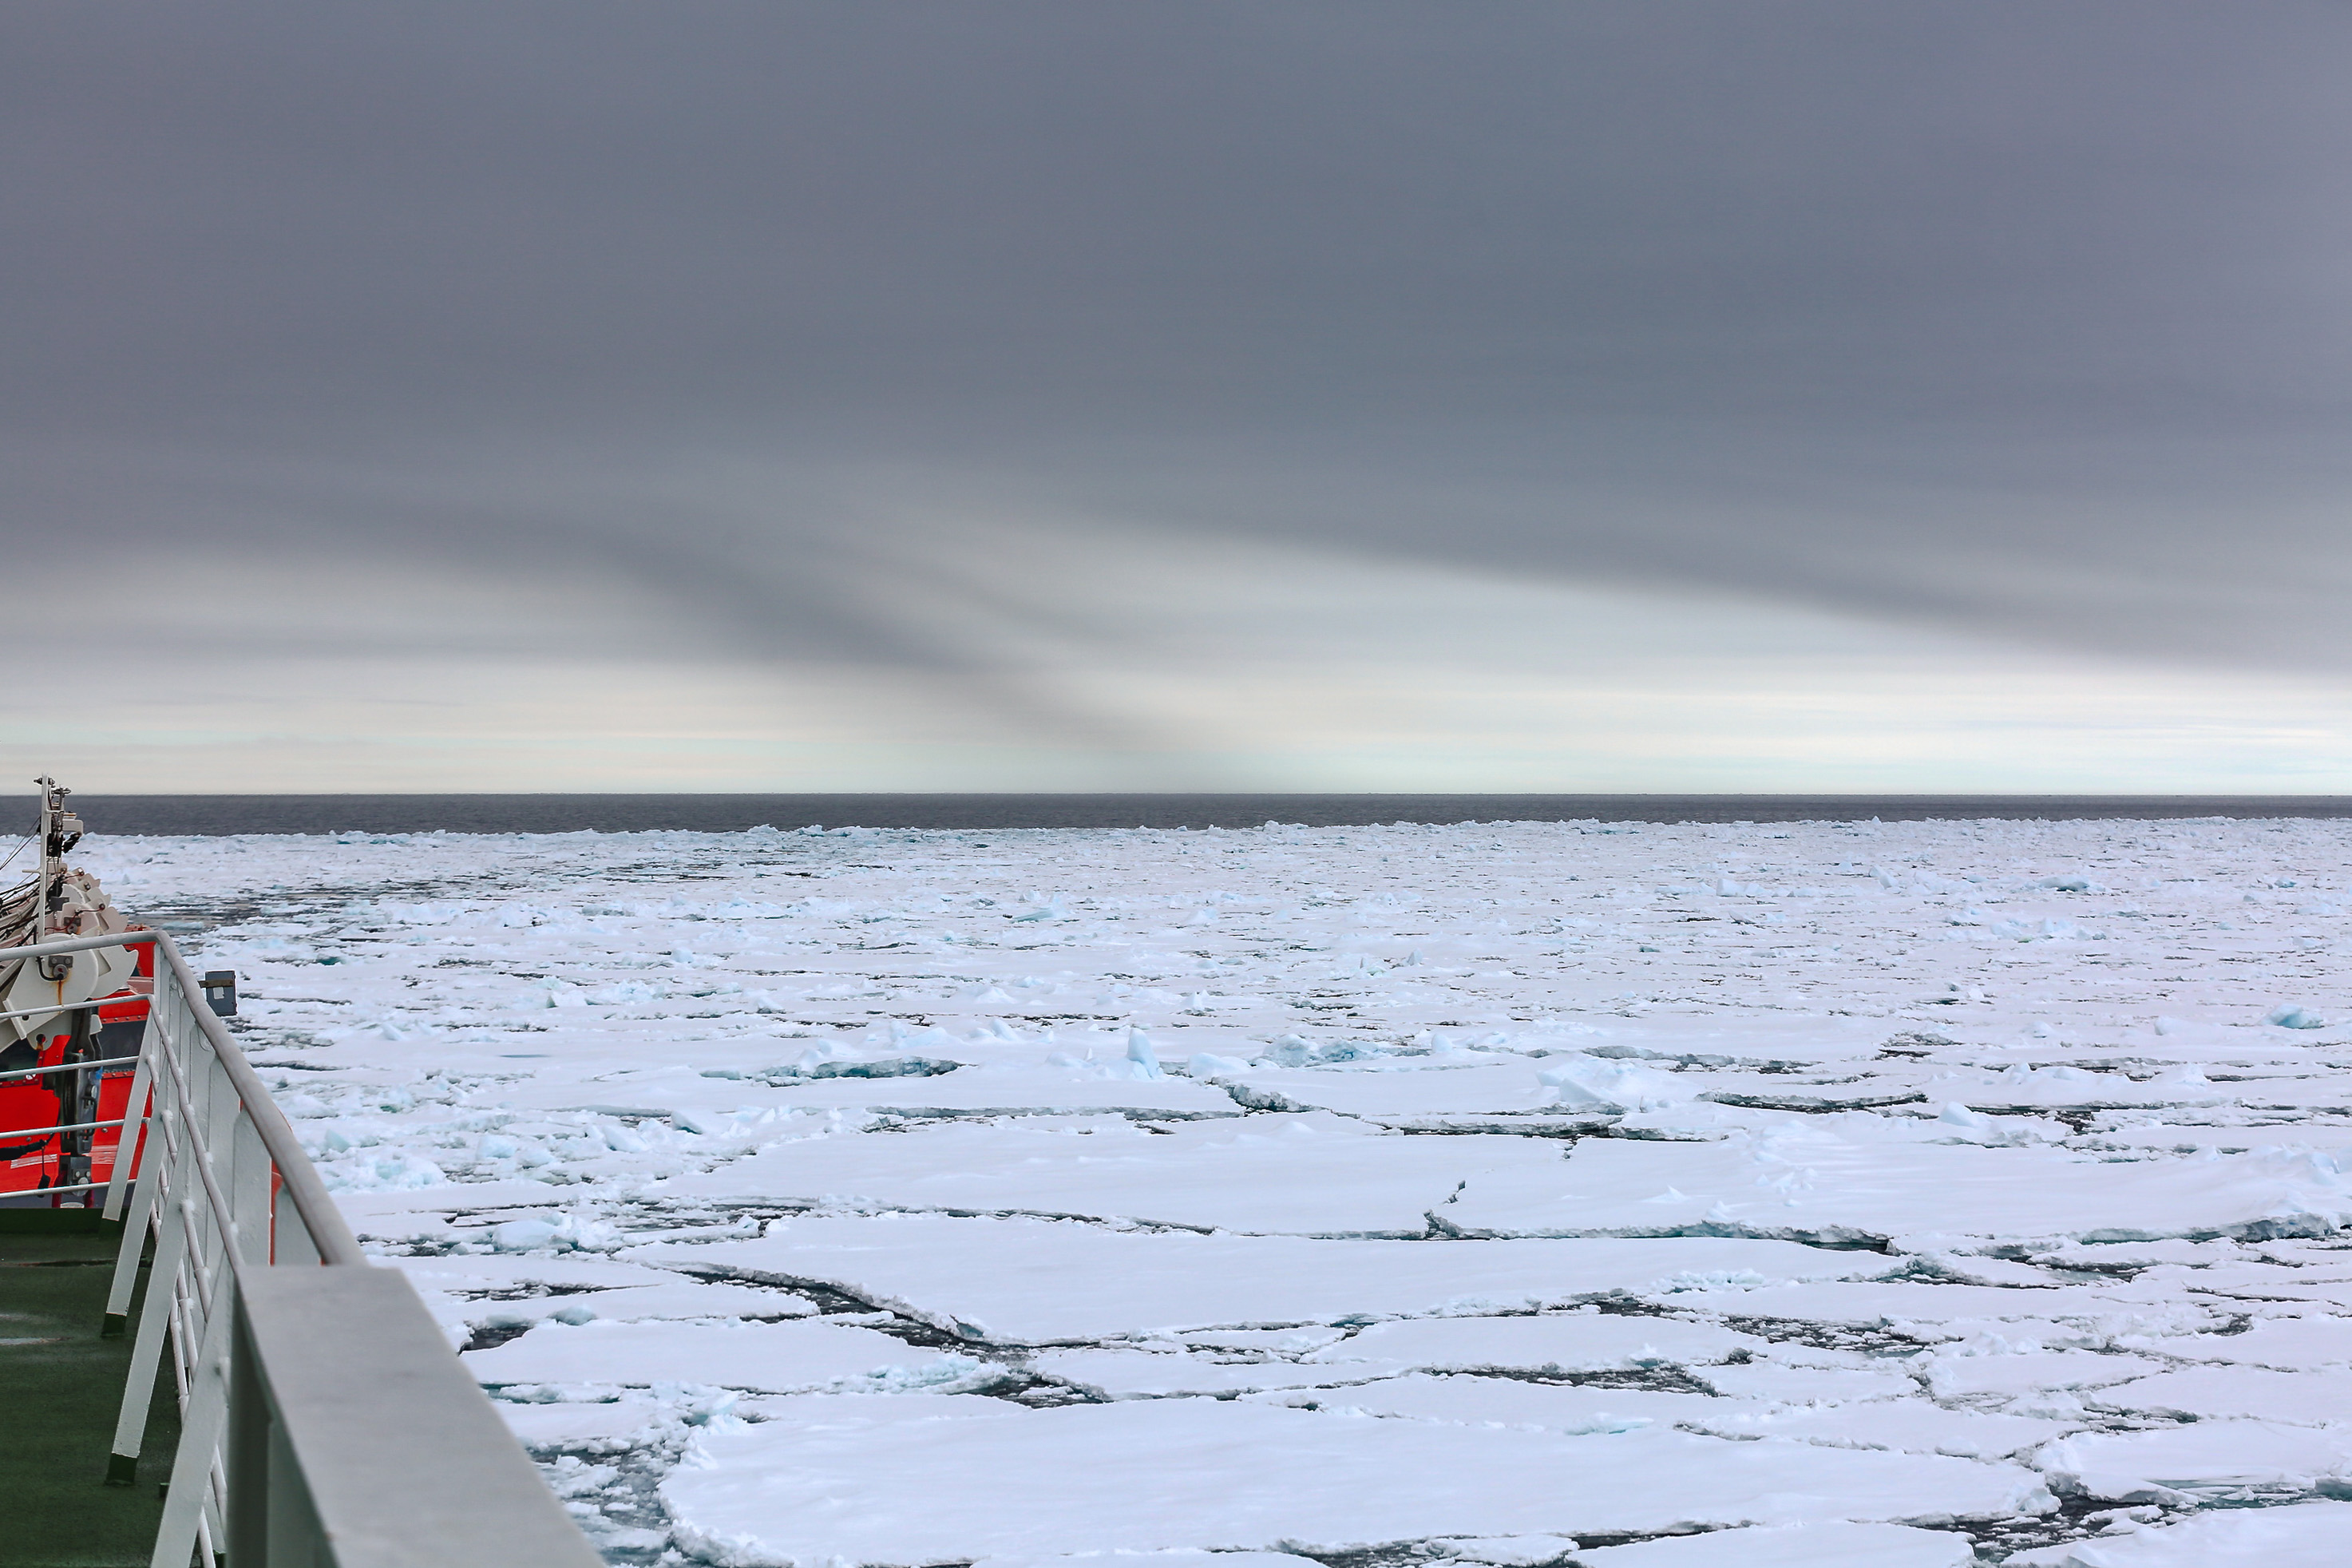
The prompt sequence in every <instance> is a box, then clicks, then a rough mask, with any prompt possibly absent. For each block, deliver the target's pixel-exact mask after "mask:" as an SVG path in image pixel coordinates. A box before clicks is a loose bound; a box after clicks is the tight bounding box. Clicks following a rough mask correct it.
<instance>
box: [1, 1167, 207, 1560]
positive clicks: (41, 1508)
mask: <svg viewBox="0 0 2352 1568" xmlns="http://www.w3.org/2000/svg"><path fill="white" fill-rule="evenodd" d="M120 1234H121V1231H120V1227H119V1226H113V1225H109V1224H107V1223H106V1222H104V1221H103V1220H100V1219H99V1218H98V1217H97V1215H95V1214H92V1213H89V1211H86V1210H76V1209H63V1210H60V1209H23V1208H0V1412H5V1418H6V1436H7V1459H6V1462H5V1467H0V1478H5V1479H0V1568H117V1565H122V1568H133V1565H135V1568H145V1564H146V1563H147V1562H148V1560H149V1558H150V1556H151V1555H152V1552H153V1550H154V1540H155V1528H156V1525H157V1523H158V1521H160V1520H161V1518H162V1515H163V1501H162V1499H161V1495H160V1491H159V1488H158V1482H160V1481H161V1480H162V1479H163V1477H165V1476H166V1475H167V1474H168V1473H169V1472H170V1469H171V1464H172V1449H173V1444H174V1443H175V1442H176V1441H177V1440H178V1436H179V1430H178V1428H179V1421H178V1417H177V1414H176V1410H175V1405H174V1402H173V1397H172V1394H171V1390H170V1387H169V1379H170V1375H171V1374H170V1372H169V1370H168V1368H167V1369H166V1370H165V1372H164V1373H163V1378H164V1380H165V1385H164V1386H163V1387H162V1388H159V1389H158V1390H157V1394H156V1398H155V1400H154V1402H153V1404H152V1405H151V1407H150V1408H151V1411H152V1414H151V1415H150V1416H149V1419H148V1424H147V1436H146V1441H145V1445H144V1448H143V1451H142V1456H141V1459H140V1465H139V1479H138V1481H137V1483H136V1484H135V1485H132V1486H129V1487H110V1486H108V1485H106V1484H105V1476H106V1460H107V1450H108V1448H109V1447H110V1443H111V1441H112V1439H113V1436H114V1421H115V1414H116V1411H117V1409H118V1408H119V1407H120V1406H121V1402H122V1383H123V1379H124V1377H125V1376H126V1375H127V1373H128V1369H129V1367H130V1363H131V1339H130V1338H129V1337H128V1336H126V1337H124V1338H121V1339H113V1340H101V1339H100V1338H99V1333H98V1330H99V1321H100V1317H101V1316H102V1314H103V1313H104V1311H105V1309H106V1291H107V1284H108V1281H109V1279H110V1278H111V1276H112V1274H113V1269H112V1268H111V1265H112V1264H113V1262H114V1254H115V1248H116V1247H117V1245H118V1238H119V1237H120ZM142 1283H143V1280H142ZM134 1306H135V1303H134ZM131 1322H132V1332H133V1333H135V1332H136V1331H137V1322H138V1320H137V1319H136V1318H135V1317H134V1318H133V1319H132V1321H131ZM165 1360H166V1361H167V1362H168V1360H169V1357H168V1356H167V1357H166V1358H165Z"/></svg>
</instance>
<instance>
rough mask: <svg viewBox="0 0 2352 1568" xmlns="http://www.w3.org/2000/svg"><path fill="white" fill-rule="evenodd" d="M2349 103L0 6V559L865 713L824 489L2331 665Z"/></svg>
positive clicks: (2216, 90)
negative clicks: (693, 660) (153, 553)
mask: <svg viewBox="0 0 2352 1568" xmlns="http://www.w3.org/2000/svg"><path fill="white" fill-rule="evenodd" d="M2347 80H2352V9H2347V8H2346V7H2343V6H2340V5H2293V4H2275V5H2233V6H2227V7H2221V6H2212V5H2163V4H2150V3H2147V0H2132V3H2129V4H2113V5H2108V4H2096V3H2083V4H2072V5H2042V4H2031V5H2027V4H2017V5H2003V4H1997V3H1994V4H1987V3H1983V0H1970V3H1968V4H1953V5H1936V4H1906V5H1884V4H1876V3H1873V4H1853V5H1837V4H1772V3H1756V0H1741V3H1738V4H1722V5H1711V4H1659V3H1655V0H1632V3H1627V4H1615V5H1440V4H1424V5H1377V4H1364V3H1350V4H1344V5H1314V4H1287V5H1285V4H1272V5H1268V4H1255V3H1254V4H1247V5H1243V4H1230V5H1227V4H1213V3H1206V0H1195V3H1187V4H1177V5H1152V4H1135V3H1130V4H1122V5H1094V4H1067V5H1032V4H986V5H971V4H953V5H929V4H919V3H898V4H890V5H873V4H844V5H774V4H767V5H749V4H747V5H690V4H665V5H594V4H563V5H552V4H551V5H480V4H470V3H469V4H462V5H429V4H410V5H400V6H376V7H348V8H333V7H320V6H315V5H300V6H296V5H287V6H280V7H269V6H215V5H184V6H173V7H129V6H115V5H91V4H89V3H87V0H72V3H60V4H47V5H45V4H18V5H14V6H12V7H10V8H9V10H8V11H7V13H6V14H5V17H0V138H4V139H5V140H0V155H4V156H5V177H6V191H5V198H4V199H0V225H5V237H6V244H7V252H6V255H7V261H6V264H5V277H0V289H5V302H6V311H5V321H0V333H5V337H0V355H5V365H6V370H5V405H0V406H5V417H6V419H7V421H8V424H9V426H10V430H9V433H8V435H7V437H6V439H7V443H8V450H7V453H6V457H7V459H8V467H9V469H10V471H11V472H12V473H13V475H14V476H15V477H14V478H13V479H10V480H8V481H7V484H6V489H5V498H6V500H7V502H8V505H9V509H10V527H11V529H12V531H17V532H18V533H19V534H20V535H29V534H32V533H35V532H37V531H45V530H56V529H61V528H63V527H66V526H69V525H71V526H101V527H104V528H106V529H108V530H110V531H112V533H113V534H114V535H115V536H116V537H123V538H166V539H170V540H173V541H175V542H179V543H181V544H189V543H192V542H193V543H194V544H195V545H198V546H201V547H203V548H205V549H207V550H212V551H219V552H236V551H238V550H267V551H269V552H275V553H278V554H281V555H283V554H290V555H292V556H294V557H295V558H298V559H302V558H312V559H316V560H317V561H318V562H319V563H320V569H321V570H322V571H323V570H330V569H335V568H337V567H341V566H347V565H349V564H350V563H354V562H364V561H366V560H368V559H370V558H373V557H381V556H383V555H385V554H387V553H397V554H400V555H401V556H403V557H404V558H414V557H415V556H418V555H426V556H430V557H433V558H436V559H441V560H446V561H448V562H450V563H465V564H466V565H467V568H468V569H473V570H487V571H520V570H556V571H565V572H579V573H603V574H612V575H617V576H622V577H625V578H628V579H630V580H632V581H636V582H640V583H644V584H648V585H651V586H654V587H656V588H657V589H660V590H661V591H664V592H666V593H668V594H670V595H673V596H674V598H675V599H676V601H677V603H679V604H681V605H684V604H688V603H696V604H698V605H702V606H703V607H704V609H703V613H705V614H707V615H708V616H710V617H712V618H713V619H714V620H715V621H716V622H717V623H719V625H720V626H723V628H724V630H725V633H726V635H727V636H729V637H738V638H759V639H765V640H763V641H762V642H761V646H771V647H775V648H777V649H778V651H780V652H782V651H789V652H793V653H795V654H799V655H803V656H806V655H808V654H811V653H819V654H821V653H824V652H826V651H828V650H831V651H834V652H854V653H856V655H857V656H858V657H861V658H869V657H878V658H890V659H899V660H904V661H908V662H913V663H918V664H923V663H936V662H944V661H951V660H952V659H954V658H959V657H973V650H970V649H961V650H958V649H952V648H949V647H944V646H938V645H935V644H934V643H932V642H931V641H929V640H928V639H927V638H926V637H923V636H922V635H920V634H919V633H918V632H916V631H912V630H909V629H908V626H906V625H905V624H904V622H903V619H901V618H897V617H893V616H891V615H890V614H889V613H888V612H887V597H888V590H889V585H890V583H891V581H892V574H893V572H894V571H895V570H897V569H898V568H897V567H895V566H894V564H893V557H892V555H891V553H890V552H889V551H887V550H884V549H882V548H880V547H878V546H877V544H876V543H875V542H874V540H875V538H876V532H875V531H876V528H877V521H876V518H875V516H874V508H875V507H876V506H877V505H878V504H879V503H878V502H877V500H875V499H874V498H873V497H872V496H870V495H867V494H866V493H863V492H862V491H861V489H860V488H859V480H858V476H860V475H865V476H869V477H870V476H873V475H876V474H903V475H907V476H912V479H910V481H909V482H918V481H919V482H920V483H929V484H932V485H935V486H940V487H946V488H947V489H950V490H951V489H952V488H953V486H954V485H955V484H956V483H957V482H958V477H959V476H965V477H969V478H971V479H974V480H975V481H977V480H980V479H985V481H986V482H987V483H988V484H990V485H991V486H992V487H994V488H995V489H996V491H997V493H1000V494H1011V493H1027V494H1029V495H1032V496H1034V498H1036V499H1037V500H1039V501H1041V502H1051V503H1056V504H1061V505H1065V506H1069V507H1076V508H1091V509H1097V510H1102V511H1105V512H1107V513H1110V514H1114V515H1118V516H1123V517H1129V518H1136V519H1141V520H1144V521H1153V522H1157V523H1161V524H1166V525H1171V526H1178V527H1183V528H1191V529H1196V530H1200V531H1204V532H1239V533H1249V534H1255V535H1260V536H1271V537H1291V538H1301V537H1304V538H1316V539H1323V540H1329V541H1340V542H1349V543H1351V544H1353V545H1356V546H1359V547H1361V548H1366V549H1377V550H1383V551H1391V552H1403V553H1406V554H1409V555H1419V556H1423V557H1427V558H1433V559H1441V560H1446V561H1452V562H1460V563H1473V564H1478V565H1486V566H1500V567H1505V568H1508V569H1512V570H1519V571H1537V572H1550V573H1559V574H1575V575H1579V576H1583V577H1604V578H1614V579H1619V580H1626V581H1639V582H1646V583H1653V584H1659V583H1663V584H1691V585H1699V586H1707V587H1732V588H1738V589H1744V590H1748V591H1753V592H1758V593H1762V594H1766V595H1779V596H1783V597H1793V598H1801V599H1805V600H1809V601H1811V602H1815V603H1826V604H1829V605H1833V606H1837V607H1843V608H1847V609H1857V608H1858V609H1862V610H1864V611H1867V612H1870V613H1874V614H1881V615H1886V616H1896V617H1905V618H1919V617H1931V618H1939V619H1942V620H1944V621H1947V622H1949V623H1953V624H1958V625H1962V626H1977V627H1980V628H1992V629H2000V630H2007V631H2013V632H2023V633H2027V634H2031V635H2036V636H2041V637H2049V638H2053V639H2058V640H2064V641H2073V642H2077V643H2083V644H2088V645H2092V646H2099V647H2118V648H2124V649H2127V650H2132V651H2138V652H2155V653H2169V654H2175V655H2184V656H2189V657H2200V658H2261V659H2271V660H2280V661H2285V662H2289V663H2296V664H2304V665H2312V666H2319V665H2333V664H2339V663H2341V662H2343V659H2344V655H2343V652H2342V643H2341V639H2340V638H2338V637H2336V635H2335V633H2334V630H2333V627H2332V626H2331V625H2330V624H2329V618H2330V613H2331V611H2332V608H2333V606H2334V605H2335V604H2336V601H2337V598H2338V596H2339V595H2341V594H2342V593H2343V591H2344V590H2345V589H2346V588H2347V587H2352V545H2347V532H2348V531H2347V528H2346V513H2347V502H2352V473H2347V469H2352V441H2347V413H2352V373H2347V363H2352V361H2347V351H2352V108H2347V104H2352V93H2347V92H2346V91H2345V89H2344V84H2345V82H2346V81H2347ZM729 475H732V476H734V478H732V479H730V478H727V477H726V476H729ZM749 475H757V476H760V478H759V479H758V480H757V482H756V483H755V482H753V481H752V480H751V479H747V478H746V477H745V476H749ZM977 657H979V658H982V661H983V662H984V658H985V655H984V651H983V652H982V654H980V655H978V656H977Z"/></svg>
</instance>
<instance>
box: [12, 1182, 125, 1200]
mask: <svg viewBox="0 0 2352 1568" xmlns="http://www.w3.org/2000/svg"><path fill="white" fill-rule="evenodd" d="M104 1185H106V1184H105V1183H104V1182H76V1183H75V1184H73V1185H72V1186H70V1187H26V1188H24V1189H23V1190H22V1191H19V1192H14V1193H0V1197H10V1198H45V1197H47V1196H48V1195H49V1194H51V1193H94V1192H96V1191H98V1189H99V1188H100V1187H102V1186H104Z"/></svg>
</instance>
